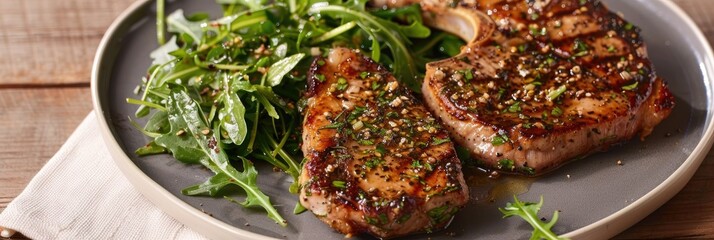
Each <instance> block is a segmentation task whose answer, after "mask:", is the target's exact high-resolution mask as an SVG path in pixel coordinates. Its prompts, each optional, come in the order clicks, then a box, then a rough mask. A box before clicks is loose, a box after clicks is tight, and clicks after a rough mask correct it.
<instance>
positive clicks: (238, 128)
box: [127, 0, 463, 225]
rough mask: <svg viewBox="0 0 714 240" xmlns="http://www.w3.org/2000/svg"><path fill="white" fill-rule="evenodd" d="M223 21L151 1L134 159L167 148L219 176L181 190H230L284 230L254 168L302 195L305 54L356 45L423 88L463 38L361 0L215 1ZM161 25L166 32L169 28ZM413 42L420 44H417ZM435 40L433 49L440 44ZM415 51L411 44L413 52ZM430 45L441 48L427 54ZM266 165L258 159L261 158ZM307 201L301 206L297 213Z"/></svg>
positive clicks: (416, 11)
mask: <svg viewBox="0 0 714 240" xmlns="http://www.w3.org/2000/svg"><path fill="white" fill-rule="evenodd" d="M217 3H218V4H220V5H221V7H222V10H223V14H222V16H220V17H218V18H215V19H212V18H211V17H210V16H209V14H205V13H197V14H193V15H188V16H187V15H186V14H184V12H183V11H181V10H177V11H175V12H172V13H169V14H165V13H164V5H165V3H164V1H163V0H159V1H157V22H156V26H157V42H158V43H159V45H160V46H159V47H158V48H157V49H156V50H154V51H153V52H152V53H151V54H150V57H151V58H152V60H153V62H152V65H151V66H150V67H149V68H148V69H147V73H146V76H145V77H144V78H143V79H142V82H141V85H140V86H138V87H137V90H136V94H137V98H135V99H134V98H129V99H127V103H129V104H136V105H138V109H137V111H136V113H135V118H145V119H146V123H145V124H144V125H143V126H141V125H139V124H138V123H137V122H134V120H131V119H130V120H131V123H132V125H134V126H135V127H136V128H137V129H138V130H139V131H141V132H142V133H143V134H144V135H146V136H147V137H149V138H150V139H152V140H151V141H150V142H149V143H147V144H146V145H145V146H143V147H141V148H139V149H137V150H136V154H138V155H140V156H144V155H150V154H160V153H170V154H172V155H173V157H175V158H176V159H177V160H179V161H181V162H184V163H187V164H201V165H203V166H205V167H206V168H207V169H210V170H211V171H212V172H213V173H214V174H215V175H214V176H213V177H211V178H209V179H207V180H206V181H205V182H203V183H198V184H196V185H194V186H189V187H187V188H186V189H184V190H183V194H186V195H207V196H216V197H220V196H222V191H220V190H221V189H223V188H224V187H226V186H229V185H236V186H238V187H240V188H241V189H242V190H243V191H244V192H245V199H243V200H242V201H236V200H233V199H227V200H229V201H233V202H236V203H239V204H241V205H243V206H245V207H258V208H262V209H264V210H265V211H266V212H267V215H268V217H270V218H271V219H273V220H274V221H275V222H277V223H279V224H281V225H286V224H287V223H286V221H285V220H284V218H283V217H282V216H281V215H280V214H279V213H278V211H277V210H276V208H275V207H274V206H273V204H272V203H271V201H270V197H269V196H267V195H266V194H264V193H263V192H262V191H261V190H260V188H259V187H258V184H257V175H258V172H257V170H256V168H255V166H254V164H270V165H272V166H273V167H274V169H277V170H280V171H282V172H285V173H287V174H288V175H289V176H291V177H292V179H293V183H292V185H291V186H290V188H289V189H288V190H289V191H290V192H291V193H297V192H298V190H299V189H298V188H299V186H298V184H297V179H298V176H299V174H300V169H301V164H302V161H303V160H302V157H301V156H302V154H301V153H300V150H299V146H300V129H299V128H300V123H301V116H300V113H299V109H300V105H301V104H304V103H303V102H302V101H301V96H302V92H303V91H304V89H305V85H306V83H305V73H306V72H307V69H308V67H309V65H310V61H311V59H312V57H311V56H315V55H321V54H325V53H326V52H327V51H328V49H330V48H333V47H337V46H342V47H349V48H355V49H361V50H362V51H363V52H364V53H365V54H366V55H368V56H370V57H372V58H373V59H374V60H375V61H378V62H379V63H381V64H382V65H384V66H387V67H388V68H389V69H390V70H391V71H393V72H394V73H395V76H397V77H399V80H400V81H401V82H403V83H405V84H406V85H407V86H409V87H410V88H411V89H412V90H413V91H419V89H420V86H419V84H420V81H419V80H418V79H420V78H421V77H423V72H424V69H423V68H424V66H425V63H427V62H429V61H432V60H433V59H438V58H445V57H448V56H449V55H450V54H456V53H458V51H455V50H454V49H458V46H460V44H463V42H461V41H460V40H458V38H455V37H453V36H451V35H448V34H445V33H441V32H435V33H432V30H430V29H429V28H427V27H425V26H424V25H423V24H422V19H421V13H420V8H419V6H418V5H413V6H407V7H403V8H397V9H386V10H385V9H370V8H368V7H367V1H365V0H355V1H335V0H328V1H325V0H305V1H297V0H277V1H270V2H268V1H265V0H217ZM165 31H167V32H168V33H169V34H166V33H165ZM415 46H423V47H422V48H416V47H415ZM436 46H438V47H436ZM413 49H417V51H412V50H413ZM432 49H437V50H432ZM259 162H265V163H259ZM302 211H304V208H303V207H302V206H300V204H299V203H298V204H297V205H296V207H295V210H294V212H296V213H297V212H302Z"/></svg>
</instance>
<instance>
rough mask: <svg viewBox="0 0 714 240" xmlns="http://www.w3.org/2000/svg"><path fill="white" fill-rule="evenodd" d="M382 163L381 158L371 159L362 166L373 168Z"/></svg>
mask: <svg viewBox="0 0 714 240" xmlns="http://www.w3.org/2000/svg"><path fill="white" fill-rule="evenodd" d="M383 162H384V160H382V159H381V158H372V159H370V160H368V161H366V162H364V165H365V166H367V167H368V168H375V167H377V166H379V165H381V164H382V163H383Z"/></svg>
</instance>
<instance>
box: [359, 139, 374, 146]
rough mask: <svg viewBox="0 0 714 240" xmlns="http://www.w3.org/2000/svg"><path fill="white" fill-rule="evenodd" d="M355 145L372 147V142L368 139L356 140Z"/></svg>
mask: <svg viewBox="0 0 714 240" xmlns="http://www.w3.org/2000/svg"><path fill="white" fill-rule="evenodd" d="M357 143H359V145H374V141H372V140H369V139H360V140H357Z"/></svg>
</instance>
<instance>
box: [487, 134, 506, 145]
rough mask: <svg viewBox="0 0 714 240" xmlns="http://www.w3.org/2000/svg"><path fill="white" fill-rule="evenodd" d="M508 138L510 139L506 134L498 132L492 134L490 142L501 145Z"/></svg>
mask: <svg viewBox="0 0 714 240" xmlns="http://www.w3.org/2000/svg"><path fill="white" fill-rule="evenodd" d="M509 140H510V139H508V136H506V134H500V135H496V136H493V138H492V139H491V144H492V145H493V146H501V145H503V144H504V143H507V142H508V141H509Z"/></svg>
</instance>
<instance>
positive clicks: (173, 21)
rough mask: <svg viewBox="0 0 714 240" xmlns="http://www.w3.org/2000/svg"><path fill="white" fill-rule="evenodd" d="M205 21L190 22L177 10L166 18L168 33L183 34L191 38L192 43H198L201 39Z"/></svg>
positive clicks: (181, 11)
mask: <svg viewBox="0 0 714 240" xmlns="http://www.w3.org/2000/svg"><path fill="white" fill-rule="evenodd" d="M205 23H206V21H198V22H191V21H189V20H188V19H186V17H184V15H183V10H181V9H179V10H176V11H174V12H173V13H171V14H169V16H168V17H166V25H168V29H167V30H168V31H169V32H173V33H185V34H188V35H189V36H191V38H193V41H194V42H196V43H200V42H201V39H202V38H203V27H202V25H203V24H205Z"/></svg>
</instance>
